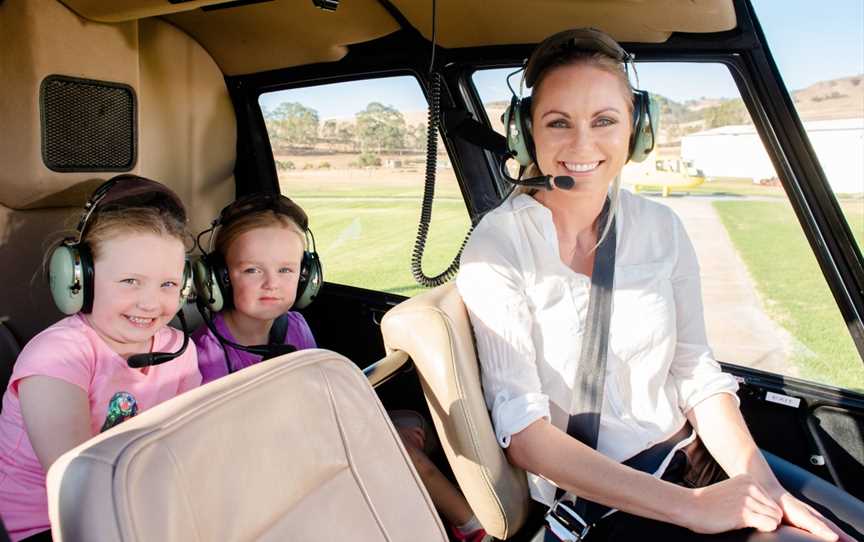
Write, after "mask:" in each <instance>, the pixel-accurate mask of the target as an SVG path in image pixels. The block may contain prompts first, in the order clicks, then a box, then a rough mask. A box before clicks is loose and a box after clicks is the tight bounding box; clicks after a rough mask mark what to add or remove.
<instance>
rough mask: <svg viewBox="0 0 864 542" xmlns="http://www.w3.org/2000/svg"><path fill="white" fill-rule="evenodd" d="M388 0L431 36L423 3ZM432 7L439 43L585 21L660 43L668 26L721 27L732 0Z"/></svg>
mask: <svg viewBox="0 0 864 542" xmlns="http://www.w3.org/2000/svg"><path fill="white" fill-rule="evenodd" d="M393 4H395V5H396V6H397V7H398V8H399V10H400V11H401V12H402V13H403V14H404V15H405V16H406V18H407V19H408V20H409V21H410V22H411V25H412V26H414V27H415V28H417V29H419V30H420V32H421V33H422V34H423V36H424V37H426V39H431V37H432V10H431V8H430V6H429V3H426V2H417V1H415V0H393ZM438 10H439V11H438V40H439V43H440V44H441V45H442V46H444V47H470V46H477V45H504V44H510V43H538V42H540V41H541V40H543V39H544V38H545V37H546V36H549V35H551V34H553V33H555V32H558V31H559V30H565V29H567V28H578V27H586V26H590V27H595V28H599V29H601V30H604V31H606V32H608V33H609V34H611V35H612V36H613V37H614V38H615V39H617V40H618V41H626V42H645V43H661V42H664V41H666V40H667V39H668V38H669V35H670V34H671V33H672V32H721V31H724V30H731V29H733V28H735V23H736V20H735V9H734V6H733V5H732V0H651V1H650V2H634V1H633V0H604V1H599V0H569V1H567V2H562V1H561V0H532V1H531V2H525V1H524V0H474V1H471V2H465V1H464V0H441V1H439V2H438ZM478 21H482V24H478Z"/></svg>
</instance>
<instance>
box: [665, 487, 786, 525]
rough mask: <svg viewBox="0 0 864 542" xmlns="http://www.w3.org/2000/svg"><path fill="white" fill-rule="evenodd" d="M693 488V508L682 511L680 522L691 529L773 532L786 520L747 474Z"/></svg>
mask: <svg viewBox="0 0 864 542" xmlns="http://www.w3.org/2000/svg"><path fill="white" fill-rule="evenodd" d="M692 491H693V508H692V509H691V510H683V511H682V512H683V514H684V517H682V518H681V521H680V522H678V523H679V524H680V525H683V526H684V527H687V528H688V529H690V530H691V531H695V532H698V533H706V534H709V533H722V532H725V531H731V530H734V529H743V528H746V527H753V528H755V529H758V530H760V531H763V532H770V531H773V530H775V529H776V528H777V527H778V526H779V525H780V522H781V521H782V519H783V511H782V510H781V508H780V506H779V505H778V504H777V503H776V502H775V501H774V499H772V498H771V497H770V496H769V495H768V493H767V492H766V491H765V490H764V489H763V488H762V487H761V486H760V485H759V484H758V483H757V482H756V480H754V479H753V477H752V476H750V475H747V474H742V475H739V476H735V477H734V478H730V479H728V480H724V481H722V482H718V483H716V484H712V485H710V486H707V487H702V488H697V489H694V490H692Z"/></svg>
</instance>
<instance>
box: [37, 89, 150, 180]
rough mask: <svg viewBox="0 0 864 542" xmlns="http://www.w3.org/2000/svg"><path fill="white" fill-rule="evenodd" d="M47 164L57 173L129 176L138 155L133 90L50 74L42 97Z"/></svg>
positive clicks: (41, 111)
mask: <svg viewBox="0 0 864 542" xmlns="http://www.w3.org/2000/svg"><path fill="white" fill-rule="evenodd" d="M39 106H40V113H41V118H42V160H43V161H44V162H45V165H46V166H47V167H48V168H49V169H51V170H53V171H66V172H68V171H129V170H131V169H132V168H133V167H135V162H136V160H137V152H138V141H137V137H138V136H137V134H138V130H137V112H136V110H137V107H136V100H135V91H134V90H133V89H132V87H130V86H129V85H124V84H121V83H111V82H105V81H94V80H91V79H77V78H74V77H66V76H62V75H49V76H48V77H46V78H45V79H44V80H43V81H42V85H41V88H40V92H39Z"/></svg>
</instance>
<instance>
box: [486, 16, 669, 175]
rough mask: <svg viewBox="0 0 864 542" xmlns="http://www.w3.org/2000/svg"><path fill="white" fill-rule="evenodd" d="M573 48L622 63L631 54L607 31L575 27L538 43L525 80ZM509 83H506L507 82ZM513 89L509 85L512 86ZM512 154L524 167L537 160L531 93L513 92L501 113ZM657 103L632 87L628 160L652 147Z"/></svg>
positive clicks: (630, 58) (530, 83) (629, 59)
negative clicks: (532, 124)
mask: <svg viewBox="0 0 864 542" xmlns="http://www.w3.org/2000/svg"><path fill="white" fill-rule="evenodd" d="M572 51H586V52H599V53H602V54H604V55H606V56H609V57H610V58H613V59H615V60H617V61H619V62H621V63H623V64H624V65H625V66H627V65H629V64H630V63H632V62H633V55H631V54H630V53H628V52H627V51H625V50H624V49H623V48H622V47H621V46H620V45H619V44H618V43H617V42H616V41H615V40H613V39H612V38H611V37H610V36H608V35H607V34H605V33H603V32H601V31H599V30H596V29H593V28H577V29H573V30H565V31H563V32H559V33H557V34H554V35H552V36H550V37H548V38H546V39H545V40H543V42H542V43H541V44H540V45H538V46H537V48H536V49H535V50H534V52H533V53H532V54H531V57H530V58H529V60H528V62H527V64H526V66H525V68H524V70H525V75H524V82H525V85H526V86H527V87H529V88H530V87H532V86H533V85H534V83H536V82H537V78H538V76H539V75H540V74H541V73H542V72H543V71H544V70H545V69H546V68H548V67H549V66H550V65H551V64H553V63H554V62H555V61H556V59H558V58H560V57H561V55H564V54H567V53H569V52H572ZM508 84H509V83H508ZM511 90H512V88H511ZM501 120H502V122H503V123H504V129H505V130H506V135H507V146H508V148H509V150H510V153H511V156H512V158H514V159H515V160H516V161H517V162H518V163H519V165H521V166H522V167H527V166H528V165H530V164H532V163H534V162H536V155H535V150H534V138H533V137H532V126H531V97H530V96H527V97H524V98H520V97H519V96H517V95H516V93H515V92H513V98H511V100H510V105H509V106H508V107H507V109H506V110H505V111H504V114H503V115H502V116H501ZM657 122H658V115H657V105H656V103H655V101H654V100H653V98H651V96H650V95H649V94H648V92H646V91H644V90H633V131H632V132H631V134H630V148H629V154H628V156H627V159H628V160H632V161H634V162H641V161H643V160H645V158H647V157H648V155H649V154H650V153H651V151H652V150H653V149H654V144H655V139H656V133H657V129H658V124H657Z"/></svg>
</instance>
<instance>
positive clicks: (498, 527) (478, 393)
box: [381, 283, 530, 539]
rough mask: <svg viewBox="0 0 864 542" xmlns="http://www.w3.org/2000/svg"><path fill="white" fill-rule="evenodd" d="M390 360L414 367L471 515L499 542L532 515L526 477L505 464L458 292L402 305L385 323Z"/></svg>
mask: <svg viewBox="0 0 864 542" xmlns="http://www.w3.org/2000/svg"><path fill="white" fill-rule="evenodd" d="M381 330H382V333H383V335H384V345H385V346H386V348H387V350H388V352H392V351H396V350H401V351H404V352H406V353H407V354H408V355H409V356H411V358H412V359H413V361H414V365H415V366H416V368H417V372H418V373H419V374H420V382H421V384H422V386H423V392H424V394H425V395H426V401H427V403H428V404H429V410H430V411H431V413H432V420H433V422H434V424H435V429H436V430H437V431H438V436H439V437H440V439H441V443H442V446H443V448H444V451H445V453H446V455H447V459H448V460H449V462H450V466H451V467H452V469H453V473H454V474H455V476H456V479H457V480H458V482H459V486H460V487H461V489H462V492H463V493H464V494H465V497H466V499H468V502H469V504H470V505H471V508H472V510H473V511H474V514H475V515H476V516H477V519H479V520H480V523H482V524H483V527H484V528H485V529H486V532H488V533H489V534H491V535H493V536H495V537H496V538H501V539H506V538H508V537H510V536H512V535H513V534H514V533H515V532H516V531H517V530H518V529H519V528H520V527H521V526H522V525H523V523H525V520H526V517H527V515H528V512H529V510H530V507H529V496H528V484H527V479H526V477H525V472H524V471H522V470H519V469H516V468H515V467H513V466H511V465H510V463H508V461H507V458H506V457H505V455H504V453H503V450H502V449H501V447H500V446H499V445H498V442H497V441H496V439H495V434H494V432H493V430H492V422H491V420H490V419H489V413H488V411H487V410H486V404H485V402H484V400H483V392H482V390H481V387H480V372H479V366H478V364H477V355H476V350H475V347H474V336H473V334H472V332H471V323H470V321H469V320H468V313H467V312H466V311H465V306H464V305H463V304H462V299H461V298H460V297H459V293H458V292H457V291H456V286H455V284H452V283H450V284H445V285H444V286H439V287H438V288H435V289H432V290H430V291H428V292H425V293H423V294H420V295H418V296H416V297H414V298H412V299H409V300H407V301H405V302H403V303H400V304H399V305H397V306H396V307H394V308H393V309H392V310H390V311H389V312H387V314H386V315H384V318H383V320H382V322H381Z"/></svg>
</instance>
